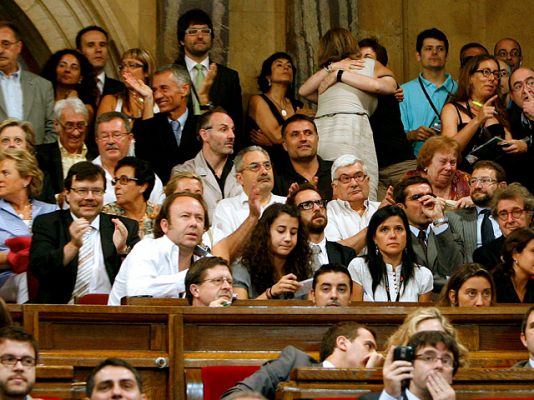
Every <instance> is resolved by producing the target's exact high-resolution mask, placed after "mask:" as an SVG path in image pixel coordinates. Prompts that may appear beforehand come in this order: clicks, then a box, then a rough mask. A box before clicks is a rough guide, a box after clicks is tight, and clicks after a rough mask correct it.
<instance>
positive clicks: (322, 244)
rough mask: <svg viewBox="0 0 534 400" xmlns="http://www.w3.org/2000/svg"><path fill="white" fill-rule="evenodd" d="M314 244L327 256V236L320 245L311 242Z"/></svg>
mask: <svg viewBox="0 0 534 400" xmlns="http://www.w3.org/2000/svg"><path fill="white" fill-rule="evenodd" d="M312 244H314V245H316V246H319V247H320V248H321V252H322V253H324V254H326V236H323V239H322V240H321V241H320V242H319V243H313V242H311V241H310V245H312Z"/></svg>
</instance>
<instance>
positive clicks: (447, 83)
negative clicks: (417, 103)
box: [419, 72, 456, 94]
mask: <svg viewBox="0 0 534 400" xmlns="http://www.w3.org/2000/svg"><path fill="white" fill-rule="evenodd" d="M419 77H420V78H421V80H422V81H423V84H424V85H425V89H427V91H428V90H429V89H430V90H432V91H435V90H439V89H441V88H445V89H446V90H447V91H448V92H450V93H452V92H454V91H455V90H454V89H455V88H454V87H455V85H456V82H455V81H454V79H452V75H451V74H449V73H448V72H447V73H445V80H444V81H443V85H441V86H440V87H439V88H438V87H437V86H436V85H435V84H433V83H432V82H430V81H429V80H426V79H425V77H424V76H423V73H420V74H419ZM429 94H430V93H429Z"/></svg>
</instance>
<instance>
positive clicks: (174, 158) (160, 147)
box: [133, 65, 201, 184]
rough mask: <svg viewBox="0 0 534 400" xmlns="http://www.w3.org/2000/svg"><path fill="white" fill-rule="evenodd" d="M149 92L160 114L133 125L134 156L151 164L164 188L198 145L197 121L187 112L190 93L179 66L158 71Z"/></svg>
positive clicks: (191, 113)
mask: <svg viewBox="0 0 534 400" xmlns="http://www.w3.org/2000/svg"><path fill="white" fill-rule="evenodd" d="M152 89H153V91H154V100H155V102H156V104H157V105H158V107H159V110H160V112H159V113H158V114H156V115H154V117H152V118H150V119H145V120H141V121H137V122H136V123H135V126H134V128H133V134H134V136H135V140H136V143H135V154H136V156H137V157H139V158H142V159H143V160H146V161H148V162H150V163H151V164H152V167H153V168H154V171H155V172H156V174H157V175H158V176H159V177H160V178H161V180H162V182H163V184H166V183H167V181H168V180H169V177H170V175H171V170H172V168H173V167H174V166H175V165H177V164H182V163H184V162H185V161H187V160H190V159H192V158H194V157H195V156H196V155H197V153H198V152H199V151H200V149H201V143H200V140H199V139H198V138H197V127H196V125H197V118H196V117H195V115H194V114H193V112H191V111H190V110H189V109H188V108H187V99H188V97H189V94H190V90H191V79H190V78H189V74H188V73H187V70H186V69H185V68H184V67H182V66H180V65H166V66H163V67H160V68H158V69H157V70H156V72H155V73H154V78H153V80H152Z"/></svg>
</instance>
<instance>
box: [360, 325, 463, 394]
mask: <svg viewBox="0 0 534 400" xmlns="http://www.w3.org/2000/svg"><path fill="white" fill-rule="evenodd" d="M408 346H410V347H411V348H412V349H413V352H414V359H413V360H401V359H398V360H394V357H393V352H394V350H395V349H394V346H391V348H390V350H389V352H388V354H387V357H386V362H385V364H384V368H383V370H382V374H383V375H384V390H382V392H379V393H369V394H365V395H363V396H361V397H360V399H361V400H377V399H380V400H398V399H402V400H408V399H410V400H428V399H436V400H438V399H439V400H455V399H456V393H455V391H454V389H453V388H452V386H451V384H452V377H453V376H454V375H455V374H456V371H458V368H459V367H460V350H459V348H458V343H456V341H455V340H454V338H453V337H452V336H451V335H449V334H447V333H445V332H441V331H421V332H417V333H416V334H414V335H413V336H412V337H411V338H410V340H409V341H408ZM405 382H408V383H407V385H406V384H405Z"/></svg>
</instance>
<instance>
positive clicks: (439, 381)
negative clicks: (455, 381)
mask: <svg viewBox="0 0 534 400" xmlns="http://www.w3.org/2000/svg"><path fill="white" fill-rule="evenodd" d="M426 387H427V389H428V391H429V393H430V396H432V400H455V399H456V392H455V391H454V389H453V388H452V386H451V385H450V384H449V382H447V380H446V379H445V378H444V377H443V375H442V374H441V372H439V371H433V372H431V373H430V375H428V378H427V380H426Z"/></svg>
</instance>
